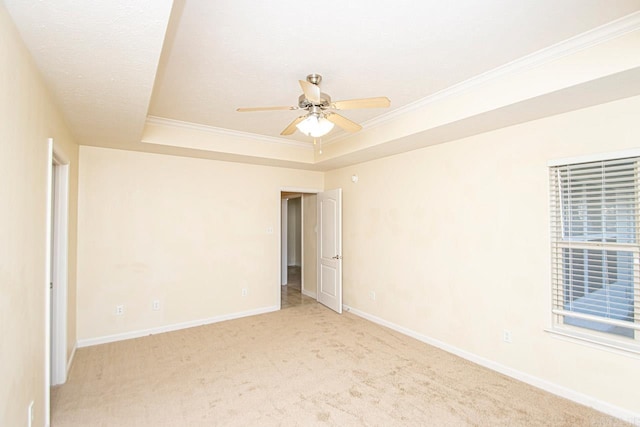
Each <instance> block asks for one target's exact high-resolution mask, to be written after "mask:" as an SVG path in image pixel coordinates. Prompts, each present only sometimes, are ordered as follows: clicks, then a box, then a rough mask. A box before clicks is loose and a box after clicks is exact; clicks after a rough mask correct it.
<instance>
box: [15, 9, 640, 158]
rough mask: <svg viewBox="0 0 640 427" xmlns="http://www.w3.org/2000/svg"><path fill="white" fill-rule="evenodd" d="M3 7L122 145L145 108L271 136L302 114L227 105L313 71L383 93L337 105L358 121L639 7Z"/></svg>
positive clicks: (350, 89)
mask: <svg viewBox="0 0 640 427" xmlns="http://www.w3.org/2000/svg"><path fill="white" fill-rule="evenodd" d="M4 4H5V6H6V8H7V10H8V11H9V13H10V14H11V15H12V18H13V19H14V21H15V23H16V26H17V27H18V30H19V31H20V33H21V35H22V37H23V39H24V40H25V43H26V44H27V46H28V48H29V49H30V51H31V53H32V55H33V56H34V59H35V61H36V63H37V65H38V66H39V68H40V70H41V72H42V74H43V75H44V77H45V79H46V81H47V83H48V84H49V85H50V87H51V88H52V92H53V93H54V96H55V97H56V98H57V100H58V102H59V104H60V106H61V107H62V110H63V112H64V114H65V115H66V117H67V120H68V121H69V123H70V125H71V128H72V130H73V132H74V134H75V135H76V137H77V139H78V142H79V143H81V144H88V145H103V146H116V147H119V148H127V147H128V146H129V145H130V146H132V147H133V146H134V145H135V144H139V141H140V139H141V136H142V131H143V126H144V123H145V120H146V118H147V116H155V117H160V118H165V119H171V120H178V121H182V122H188V123H194V124H200V125H207V126H212V127H216V128H221V129H226V130H231V131H241V132H247V133H250V134H259V135H264V136H267V137H278V136H279V134H280V131H281V130H282V129H283V128H284V127H285V126H286V125H287V124H288V123H289V122H290V121H291V120H292V119H293V118H294V117H296V116H297V115H299V113H297V112H295V111H277V112H261V113H237V112H236V111H235V109H236V108H237V107H247V106H269V105H295V104H296V102H297V98H298V96H299V95H300V92H301V91H300V87H299V86H298V84H297V80H298V79H304V78H305V76H306V75H307V74H309V73H319V74H322V75H323V82H322V84H321V87H322V90H323V92H326V93H328V94H330V95H331V96H332V98H333V99H334V100H340V99H351V98H360V97H372V96H387V97H389V98H390V99H391V108H389V109H372V110H358V111H353V110H351V111H345V112H344V115H345V116H346V117H348V118H350V119H352V120H355V121H357V122H360V123H363V122H366V121H368V120H371V119H374V118H376V117H378V116H380V115H384V114H389V113H392V112H393V111H394V110H396V109H398V108H400V107H403V106H406V105H408V104H411V103H413V102H416V101H419V100H421V99H423V98H425V97H428V96H430V95H433V94H434V93H437V92H439V91H442V90H445V89H447V88H450V87H451V86H453V85H455V84H457V83H460V82H462V81H465V80H467V79H470V78H473V77H475V76H478V75H480V74H482V73H485V72H488V71H490V70H492V69H495V68H497V67H500V66H502V65H504V64H506V63H509V62H511V61H514V60H518V59H519V58H522V57H524V56H527V55H530V54H533V53H534V52H536V51H539V50H541V49H544V48H546V47H549V46H551V45H554V44H556V43H558V42H561V41H564V40H567V39H569V38H571V37H574V36H577V35H579V34H581V33H584V32H585V31H588V30H591V29H593V28H596V27H598V26H601V25H603V24H606V23H609V22H611V21H613V20H616V19H618V18H620V17H623V16H625V15H628V14H631V13H633V12H636V11H638V10H640V0H608V1H602V0H562V1H557V0H521V1H517V2H516V1H513V0H483V1H477V0H464V1H456V2H444V1H441V0H421V1H418V0H412V1H409V0H396V1H394V2H389V1H381V0H366V1H365V0H350V1H339V0H325V1H323V2H320V3H317V4H313V5H312V4H309V3H301V2H300V1H297V0H278V1H273V2H260V1H255V0H216V1H210V0H175V1H173V2H172V1H171V0H137V1H135V2H131V1H128V0H110V1H97V0H84V1H81V0H75V1H74V0H48V1H35V0H4ZM340 132H341V131H340V130H337V129H336V130H334V131H333V132H332V134H330V135H329V137H328V138H327V139H331V137H339V136H340ZM288 138H289V139H296V140H299V141H305V142H308V138H306V137H304V136H303V135H301V134H300V133H297V132H296V133H295V134H294V135H292V136H291V137H288ZM132 149H133V148H132ZM135 149H140V148H139V147H138V148H135Z"/></svg>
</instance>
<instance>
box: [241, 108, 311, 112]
mask: <svg viewBox="0 0 640 427" xmlns="http://www.w3.org/2000/svg"><path fill="white" fill-rule="evenodd" d="M298 108H299V107H243V108H238V109H237V110H236V111H239V112H241V113H250V112H252V111H278V110H297V109H298Z"/></svg>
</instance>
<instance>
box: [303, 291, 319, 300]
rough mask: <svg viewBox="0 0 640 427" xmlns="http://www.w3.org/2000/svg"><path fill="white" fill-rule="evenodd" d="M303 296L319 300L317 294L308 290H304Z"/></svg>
mask: <svg viewBox="0 0 640 427" xmlns="http://www.w3.org/2000/svg"><path fill="white" fill-rule="evenodd" d="M302 295H306V296H308V297H311V298H313V299H318V295H316V293H315V292H311V291H308V290H306V289H303V290H302Z"/></svg>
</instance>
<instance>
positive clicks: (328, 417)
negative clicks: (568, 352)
mask: <svg viewBox="0 0 640 427" xmlns="http://www.w3.org/2000/svg"><path fill="white" fill-rule="evenodd" d="M316 425H318V426H327V425H331V426H399V425H402V426H466V425H478V426H500V425H502V426H525V425H526V426H581V425H587V426H588V425H592V426H604V425H606V426H618V425H626V424H625V423H623V422H622V421H619V420H617V419H615V418H611V417H608V416H606V415H604V414H601V413H599V412H596V411H594V410H591V409H589V408H586V407H584V406H580V405H577V404H575V403H572V402H570V401H568V400H565V399H562V398H559V397H556V396H554V395H551V394H549V393H546V392H543V391H541V390H538V389H536V388H533V387H531V386H528V385H526V384H523V383H520V382H518V381H515V380H513V379H510V378H508V377H505V376H503V375H500V374H497V373H495V372H493V371H490V370H488V369H485V368H482V367H480V366H477V365H474V364H473V363H471V362H468V361H465V360H463V359H460V358H457V357H455V356H452V355H450V354H448V353H445V352H443V351H441V350H438V349H436V348H434V347H431V346H428V345H425V344H423V343H421V342H419V341H416V340H414V339H412V338H409V337H406V336H403V335H401V334H399V333H396V332H394V331H391V330H389V329H386V328H383V327H380V326H378V325H375V324H373V323H370V322H368V321H366V320H364V319H361V318H358V317H356V316H354V315H351V314H349V313H345V314H343V315H337V314H335V313H333V312H332V311H330V310H328V309H326V308H325V307H323V306H320V305H318V304H307V305H301V306H297V307H291V308H288V309H286V310H280V311H278V312H274V313H269V314H264V315H260V316H254V317H249V318H244V319H238V320H232V321H227V322H222V323H217V324H213V325H208V326H201V327H197V328H191V329H185V330H182V331H177V332H171V333H166V334H159V335H153V336H149V337H145V338H139V339H134V340H128V341H122V342H117V343H112V344H105V345H100V346H95V347H89V348H82V349H79V350H78V352H77V354H76V357H75V361H74V364H73V368H72V369H71V373H70V377H69V380H68V382H67V383H66V384H65V385H63V386H60V387H57V388H55V389H54V391H53V393H52V426H53V427H65V426H243V427H247V426H316Z"/></svg>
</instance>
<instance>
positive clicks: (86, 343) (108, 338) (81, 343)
mask: <svg viewBox="0 0 640 427" xmlns="http://www.w3.org/2000/svg"><path fill="white" fill-rule="evenodd" d="M277 310H279V308H278V306H271V307H263V308H258V309H255V310H248V311H241V312H239V313H231V314H223V315H220V316H214V317H210V318H208V319H199V320H191V321H188V322H182V323H174V324H172V325H165V326H159V327H157V328H149V329H142V330H138V331H131V332H124V333H122V334H114V335H105V336H102V337H97V338H87V339H82V340H78V344H77V347H78V348H82V347H90V346H93V345H99V344H107V343H110V342H116V341H124V340H128V339H132V338H140V337H145V336H147V335H154V334H161V333H163V332H171V331H177V330H180V329H186V328H193V327H195V326H202V325H209V324H211V323H217V322H224V321H225V320H233V319H239V318H241V317H247V316H255V315H257V314H264V313H270V312H272V311H277Z"/></svg>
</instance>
